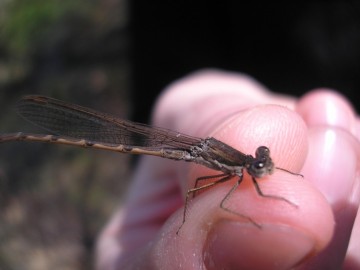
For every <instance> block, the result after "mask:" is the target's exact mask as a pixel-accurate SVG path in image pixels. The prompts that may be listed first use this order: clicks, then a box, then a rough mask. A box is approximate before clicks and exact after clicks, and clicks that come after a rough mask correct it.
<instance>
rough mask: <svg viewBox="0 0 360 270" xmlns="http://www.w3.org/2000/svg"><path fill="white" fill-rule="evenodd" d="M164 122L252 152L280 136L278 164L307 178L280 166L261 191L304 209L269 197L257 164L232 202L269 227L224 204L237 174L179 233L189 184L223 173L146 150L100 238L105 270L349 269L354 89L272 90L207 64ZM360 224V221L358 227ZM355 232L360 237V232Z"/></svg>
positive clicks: (162, 103)
mask: <svg viewBox="0 0 360 270" xmlns="http://www.w3.org/2000/svg"><path fill="white" fill-rule="evenodd" d="M266 104H277V105H266ZM279 105H280V106H279ZM284 106H285V107H284ZM295 112H296V113H295ZM154 125H155V126H161V127H166V128H169V129H172V130H176V131H180V132H182V133H185V134H189V135H194V136H197V137H207V136H213V137H215V138H217V139H219V140H221V141H223V142H225V143H226V144H229V145H231V146H233V147H234V148H236V149H238V150H240V151H242V152H243V153H246V154H251V155H254V151H255V149H256V148H257V147H258V146H260V145H265V146H268V147H269V148H270V151H271V157H272V158H273V161H274V162H275V165H276V166H277V167H281V168H284V169H287V170H290V171H293V172H299V171H300V170H301V173H302V174H303V175H304V176H305V178H304V179H302V178H301V177H298V176H295V175H291V174H288V173H286V172H282V171H279V170H278V171H275V173H274V174H273V175H271V176H267V177H264V178H261V179H259V181H258V182H259V185H260V187H261V190H262V191H263V193H264V194H269V195H276V196H281V197H284V198H286V199H287V200H289V201H291V202H293V203H294V204H296V205H297V206H298V207H297V208H295V207H293V206H292V205H289V204H287V203H286V202H284V201H281V200H274V199H269V198H263V197H260V196H259V195H258V194H257V193H256V191H255V189H254V186H253V185H252V183H251V179H250V178H249V176H248V175H247V174H246V173H245V176H244V181H243V183H242V184H241V185H240V187H239V188H238V189H237V190H236V192H235V193H234V194H233V195H232V196H231V197H230V199H229V200H228V201H227V206H228V207H229V208H231V209H232V210H233V211H235V212H237V213H241V214H243V215H247V216H249V217H251V218H252V219H254V220H255V221H256V222H257V223H259V224H261V226H262V227H261V229H259V228H257V227H255V226H254V225H253V224H250V223H249V222H248V221H247V220H245V219H242V218H240V217H238V216H236V215H232V214H230V213H228V212H226V211H224V210H222V209H221V208H220V207H219V204H220V202H221V200H222V199H223V198H224V196H225V195H226V194H227V193H228V192H229V190H230V189H231V187H232V186H233V184H234V181H229V182H226V183H223V184H221V185H217V186H216V187H214V188H211V189H209V190H207V191H205V192H203V193H202V194H199V195H198V196H196V197H195V198H194V199H193V200H191V203H190V206H189V209H188V212H187V216H186V222H185V224H184V226H183V227H182V228H181V230H180V232H179V235H176V231H177V230H178V228H179V226H180V225H181V222H182V214H183V209H182V208H181V206H182V204H183V198H184V194H185V193H186V190H188V189H190V188H192V187H193V186H194V182H195V179H196V178H197V177H199V176H204V175H213V174H214V171H211V170H210V169H208V168H205V167H202V166H199V165H196V164H191V163H185V162H175V161H171V160H166V159H160V158H156V157H143V158H142V159H141V160H140V162H139V164H138V168H137V170H136V172H135V176H134V179H133V184H132V186H131V188H130V191H129V193H128V197H127V200H126V203H125V205H124V206H122V207H121V209H120V210H119V212H118V213H117V214H116V215H115V216H114V217H113V219H112V221H111V222H110V223H109V224H108V226H107V227H106V228H105V229H104V231H103V233H102V235H101V236H100V238H99V242H98V250H97V255H98V256H97V258H98V261H97V265H98V267H99V268H101V269H204V268H205V269H264V268H265V269H289V268H292V267H294V266H297V268H298V269H307V268H310V267H312V266H314V265H316V267H317V269H329V267H330V268H333V269H339V268H340V267H341V265H342V262H343V261H344V256H345V253H346V247H347V244H348V243H349V239H350V233H351V229H352V225H353V223H354V219H355V216H356V212H357V207H358V204H359V197H360V194H359V189H358V188H357V186H356V185H355V183H356V180H358V179H356V173H357V170H358V168H357V164H358V159H359V145H358V139H359V134H360V132H359V130H360V129H359V121H358V118H357V116H355V113H354V111H353V109H352V108H351V105H349V104H348V103H347V101H345V100H344V99H343V98H342V97H340V96H339V95H337V94H335V93H334V92H329V91H326V90H321V91H320V90H318V91H313V92H310V93H309V94H308V95H306V96H304V97H303V98H301V99H300V100H296V99H294V98H291V97H285V96H281V95H276V94H273V93H270V92H267V90H265V89H264V88H263V86H261V85H259V84H258V83H257V82H255V81H253V80H252V79H251V78H249V77H246V76H244V75H240V74H232V73H223V72H217V71H204V72H199V73H195V74H193V75H191V76H189V77H186V78H185V79H183V80H180V81H178V82H175V83H174V84H173V85H171V86H170V87H169V89H168V91H166V92H164V94H163V95H162V96H161V97H160V100H159V102H158V104H157V106H156V109H155V112H154ZM185 179H186V181H185ZM356 188H357V189H356ZM333 213H334V214H335V220H336V223H337V225H336V230H335V236H334V237H333V240H332V241H331V245H330V246H328V247H327V248H326V249H325V250H324V248H325V247H326V246H327V245H328V243H329V242H330V240H331V239H332V236H333V232H334V227H335V222H334V216H333ZM359 223H360V220H359V219H358V221H357V227H358V228H359V227H360V224H359ZM351 237H352V238H354V239H355V238H357V239H359V238H360V232H357V233H353V235H352V236H351ZM351 241H353V242H359V241H358V240H357V241H355V240H351ZM350 250H351V249H350ZM349 255H351V251H350V252H349ZM353 255H354V257H353V258H354V261H356V259H357V260H360V258H356V257H355V256H360V255H357V254H356V253H355V252H353Z"/></svg>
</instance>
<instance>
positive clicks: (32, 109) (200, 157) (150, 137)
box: [0, 96, 301, 234]
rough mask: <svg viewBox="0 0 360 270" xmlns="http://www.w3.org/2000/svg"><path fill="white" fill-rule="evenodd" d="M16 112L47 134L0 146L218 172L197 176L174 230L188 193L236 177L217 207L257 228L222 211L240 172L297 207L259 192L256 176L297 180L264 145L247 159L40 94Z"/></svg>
mask: <svg viewBox="0 0 360 270" xmlns="http://www.w3.org/2000/svg"><path fill="white" fill-rule="evenodd" d="M16 108H17V111H18V113H19V114H20V115H21V116H22V117H24V118H25V119H26V120H28V121H30V122H32V123H33V124H35V125H38V126H40V127H41V128H43V129H45V130H46V131H48V132H49V133H51V134H52V135H47V134H30V133H23V132H18V133H11V134H2V135H0V143H2V142H9V141H36V142H48V143H57V144H68V145H73V146H81V147H91V148H98V149H104V150H110V151H116V152H121V153H131V154H143V155H153V156H158V157H162V158H168V159H173V160H183V161H188V162H195V163H197V164H200V165H203V166H206V167H208V168H210V169H214V170H217V171H221V173H220V174H217V175H212V176H203V177H200V178H197V179H196V181H195V187H194V188H192V189H189V190H188V191H187V193H186V198H185V206H184V212H183V220H182V224H181V225H180V227H179V230H180V228H181V227H182V226H183V225H184V223H185V220H186V213H187V207H188V203H189V200H190V196H191V195H193V196H194V195H195V194H196V192H198V191H200V190H202V189H207V188H210V187H213V186H215V185H217V184H220V183H224V182H226V181H229V180H230V179H233V178H235V177H236V178H237V180H236V182H235V184H234V186H233V187H232V188H231V189H230V191H229V192H228V193H227V194H226V196H225V197H224V198H223V199H222V201H221V202H220V207H221V208H222V209H224V210H225V211H227V212H230V213H232V214H235V215H238V216H241V217H243V218H245V219H247V220H248V221H249V222H251V223H252V224H254V225H255V226H257V227H260V225H259V224H258V223H257V222H255V221H254V220H253V219H251V218H250V217H248V216H245V215H242V214H240V213H236V212H235V211H233V210H231V209H229V208H227V207H225V202H226V201H227V200H228V199H229V197H230V196H231V194H232V193H233V192H234V191H235V190H236V188H237V187H238V186H239V185H240V183H241V181H242V180H243V174H244V170H245V171H247V173H248V174H249V175H250V176H251V179H252V182H253V184H254V186H255V189H256V191H257V193H258V194H259V195H260V196H262V197H268V198H273V199H278V200H282V201H285V202H287V203H289V204H291V205H293V206H295V207H296V205H295V204H293V203H292V202H290V201H289V200H287V199H285V198H283V197H280V196H275V195H267V194H264V193H263V192H262V191H261V189H260V187H259V184H258V182H257V178H261V177H263V176H266V175H269V174H272V173H273V171H274V169H278V170H282V171H285V172H288V173H291V174H294V175H299V176H301V175H300V174H296V173H293V172H290V171H288V170H286V169H283V168H278V167H275V166H274V163H273V161H272V159H271V157H270V150H269V149H268V148H267V147H266V146H260V147H258V148H257V150H256V153H255V157H254V156H252V155H246V154H244V153H242V152H240V151H238V150H236V149H234V148H233V147H231V146H229V145H227V144H225V143H223V142H221V141H219V140H217V139H215V138H213V137H208V138H205V139H202V138H197V137H193V136H189V135H186V134H183V133H180V132H176V131H172V130H169V129H164V128H159V127H152V126H148V125H145V124H140V123H134V122H131V121H128V120H123V119H119V118H117V117H115V116H111V115H109V114H105V113H101V112H97V111H95V110H92V109H89V108H85V107H82V106H79V105H75V104H70V103H67V102H64V101H60V100H57V99H53V98H49V97H44V96H25V97H23V98H22V99H21V100H20V101H19V102H18V103H17V107H16ZM209 179H214V181H213V182H211V183H206V184H204V185H201V186H198V184H199V183H200V182H201V181H204V180H209ZM179 230H178V231H177V234H178V232H179Z"/></svg>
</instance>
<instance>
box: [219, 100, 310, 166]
mask: <svg viewBox="0 0 360 270" xmlns="http://www.w3.org/2000/svg"><path fill="white" fill-rule="evenodd" d="M213 136H214V137H216V138H218V139H219V140H221V141H224V142H226V143H228V144H229V145H231V146H233V147H234V148H235V149H239V150H240V151H242V152H243V153H245V154H251V155H254V153H255V150H256V149H257V147H259V146H262V145H263V146H266V147H268V148H269V149H270V152H271V157H272V159H273V161H274V162H275V166H276V167H281V168H284V169H287V170H290V171H294V172H299V171H300V169H301V168H302V166H303V164H304V162H305V159H306V155H307V151H308V139H307V127H306V125H305V123H304V121H303V120H302V119H301V117H300V116H299V115H298V114H297V113H295V112H294V111H292V110H289V109H287V108H286V107H283V106H279V105H260V106H256V107H253V108H251V109H248V110H243V111H240V112H238V113H236V114H234V115H232V116H231V117H228V119H226V120H224V121H223V122H222V124H221V125H219V126H218V128H217V129H216V130H215V131H214V132H213Z"/></svg>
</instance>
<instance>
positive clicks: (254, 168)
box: [249, 161, 266, 178]
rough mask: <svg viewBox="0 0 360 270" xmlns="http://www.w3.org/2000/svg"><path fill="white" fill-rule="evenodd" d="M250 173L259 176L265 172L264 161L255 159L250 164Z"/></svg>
mask: <svg viewBox="0 0 360 270" xmlns="http://www.w3.org/2000/svg"><path fill="white" fill-rule="evenodd" d="M249 172H250V174H251V175H252V176H254V177H256V178H260V177H262V176H264V175H265V174H266V168H265V163H264V162H262V161H255V162H254V163H253V164H251V167H250V170H249Z"/></svg>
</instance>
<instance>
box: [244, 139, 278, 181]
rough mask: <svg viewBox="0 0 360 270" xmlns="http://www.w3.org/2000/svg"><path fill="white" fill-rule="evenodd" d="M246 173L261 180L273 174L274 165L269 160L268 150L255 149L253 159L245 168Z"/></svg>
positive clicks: (262, 148)
mask: <svg viewBox="0 0 360 270" xmlns="http://www.w3.org/2000/svg"><path fill="white" fill-rule="evenodd" d="M247 171H248V173H249V174H250V175H251V176H253V177H255V178H261V177H263V176H266V175H269V174H272V173H273V172H274V163H273V162H272V160H271V157H270V150H269V148H267V147H266V146H260V147H258V148H257V149H256V152H255V158H254V159H253V161H252V162H251V164H250V166H248V167H247Z"/></svg>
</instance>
